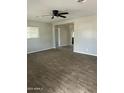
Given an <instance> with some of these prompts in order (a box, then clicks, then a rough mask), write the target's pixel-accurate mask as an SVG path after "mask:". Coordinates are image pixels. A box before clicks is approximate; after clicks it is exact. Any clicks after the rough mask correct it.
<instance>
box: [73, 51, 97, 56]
mask: <svg viewBox="0 0 124 93" xmlns="http://www.w3.org/2000/svg"><path fill="white" fill-rule="evenodd" d="M74 52H75V53H80V54H85V55H90V56H97V54H91V53H86V52H78V51H74Z"/></svg>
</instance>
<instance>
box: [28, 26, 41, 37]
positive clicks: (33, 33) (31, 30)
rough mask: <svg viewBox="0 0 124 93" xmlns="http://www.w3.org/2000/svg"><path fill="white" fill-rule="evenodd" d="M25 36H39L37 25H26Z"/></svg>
mask: <svg viewBox="0 0 124 93" xmlns="http://www.w3.org/2000/svg"><path fill="white" fill-rule="evenodd" d="M27 38H28V39H30V38H39V27H27Z"/></svg>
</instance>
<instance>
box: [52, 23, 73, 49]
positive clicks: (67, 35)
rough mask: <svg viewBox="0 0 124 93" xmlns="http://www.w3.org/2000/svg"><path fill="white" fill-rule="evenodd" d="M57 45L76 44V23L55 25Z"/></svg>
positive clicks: (71, 45) (70, 45) (58, 46)
mask: <svg viewBox="0 0 124 93" xmlns="http://www.w3.org/2000/svg"><path fill="white" fill-rule="evenodd" d="M54 27H55V30H54V31H55V47H56V48H60V47H67V46H69V47H70V48H73V46H74V24H73V23H67V24H61V25H55V26H54ZM72 50H73V49H72Z"/></svg>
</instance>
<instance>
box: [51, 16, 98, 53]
mask: <svg viewBox="0 0 124 93" xmlns="http://www.w3.org/2000/svg"><path fill="white" fill-rule="evenodd" d="M67 23H74V33H75V36H74V52H78V53H83V54H89V55H97V17H96V16H86V17H80V18H77V19H73V20H66V21H63V22H55V23H53V25H62V24H67Z"/></svg>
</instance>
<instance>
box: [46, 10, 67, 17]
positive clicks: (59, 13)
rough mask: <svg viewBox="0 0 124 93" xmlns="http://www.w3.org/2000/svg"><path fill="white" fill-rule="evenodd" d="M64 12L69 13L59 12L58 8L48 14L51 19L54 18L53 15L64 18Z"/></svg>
mask: <svg viewBox="0 0 124 93" xmlns="http://www.w3.org/2000/svg"><path fill="white" fill-rule="evenodd" d="M66 14H69V13H68V12H60V11H59V10H52V15H50V16H51V19H54V17H61V18H66V16H64V15H66ZM44 16H45V15H44ZM46 16H48V15H46Z"/></svg>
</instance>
